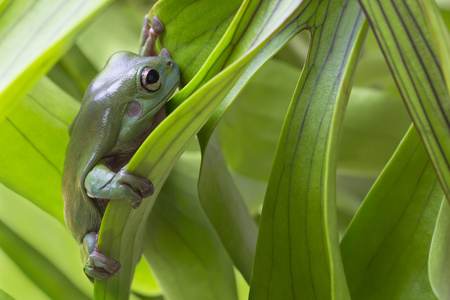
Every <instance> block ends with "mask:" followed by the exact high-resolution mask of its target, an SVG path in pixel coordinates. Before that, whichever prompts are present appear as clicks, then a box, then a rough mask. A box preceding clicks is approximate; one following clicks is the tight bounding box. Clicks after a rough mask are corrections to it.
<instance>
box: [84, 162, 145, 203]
mask: <svg viewBox="0 0 450 300" xmlns="http://www.w3.org/2000/svg"><path fill="white" fill-rule="evenodd" d="M84 186H85V188H86V192H87V195H88V196H89V197H91V198H97V199H108V200H125V201H127V202H129V203H131V205H132V206H133V208H138V207H139V206H140V205H141V202H142V198H146V197H148V196H150V195H152V194H153V184H152V183H151V182H150V181H149V180H147V179H146V178H143V177H140V176H137V175H134V174H133V173H131V172H129V171H127V170H125V168H122V169H121V170H120V171H119V172H117V173H116V172H113V171H111V170H110V169H109V168H108V166H106V164H105V163H104V161H101V162H100V163H98V164H97V165H96V166H95V167H94V168H93V169H92V170H91V171H90V172H89V173H88V175H87V176H86V179H85V181H84Z"/></svg>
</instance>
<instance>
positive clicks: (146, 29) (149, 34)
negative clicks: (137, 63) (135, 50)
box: [139, 15, 170, 58]
mask: <svg viewBox="0 0 450 300" xmlns="http://www.w3.org/2000/svg"><path fill="white" fill-rule="evenodd" d="M163 31H164V25H163V24H162V23H161V21H160V20H159V19H158V18H157V17H153V18H152V27H150V26H149V22H148V15H145V17H144V24H143V25H142V31H141V39H140V50H139V55H141V56H165V57H169V58H170V55H169V52H168V51H167V49H166V48H163V49H162V50H161V53H159V54H158V52H157V51H156V49H155V46H156V39H157V38H158V36H159V35H160V34H161V33H163Z"/></svg>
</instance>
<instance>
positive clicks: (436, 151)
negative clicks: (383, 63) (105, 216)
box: [359, 0, 450, 199]
mask: <svg viewBox="0 0 450 300" xmlns="http://www.w3.org/2000/svg"><path fill="white" fill-rule="evenodd" d="M359 3H360V4H361V7H362V8H363V9H364V12H365V14H366V16H367V18H368V21H369V23H370V25H371V27H372V30H373V31H374V33H375V36H376V37H377V40H378V43H379V45H380V48H381V49H382V51H383V54H384V56H385V58H386V60H387V62H388V64H389V66H390V69H391V72H392V74H393V76H394V78H395V81H396V83H397V86H398V89H399V90H400V93H401V94H402V97H403V100H404V101H405V104H406V106H407V107H408V111H409V113H410V114H411V118H412V120H413V122H414V124H415V127H416V129H417V131H418V133H419V135H420V137H421V138H422V141H423V143H424V145H425V148H426V150H427V152H428V154H429V156H430V160H431V162H432V164H433V165H434V168H435V169H436V173H437V175H438V179H439V181H440V183H441V185H442V188H443V190H444V192H445V194H446V195H447V198H448V199H450V96H449V90H448V87H447V85H446V82H445V75H444V72H443V68H442V63H443V62H442V61H440V59H441V58H440V56H439V53H438V50H437V46H436V45H435V39H434V38H433V36H432V33H431V32H432V31H435V29H433V26H434V25H436V23H441V22H439V21H437V22H433V23H429V22H428V21H427V18H426V13H428V14H429V13H432V11H431V10H429V11H424V10H423V9H422V6H421V5H418V2H417V1H413V0H406V1H370V0H359ZM433 5H436V4H435V3H434V1H429V5H428V7H429V8H430V7H432V6H433ZM432 17H433V18H440V17H441V16H440V15H439V14H436V13H434V14H433V16H432ZM443 30H445V29H442V31H443ZM442 31H441V32H442ZM444 38H447V39H448V33H447V35H446V36H445V37H444ZM442 43H443V44H448V42H447V43H446V42H442ZM441 50H443V49H441ZM446 63H448V62H446Z"/></svg>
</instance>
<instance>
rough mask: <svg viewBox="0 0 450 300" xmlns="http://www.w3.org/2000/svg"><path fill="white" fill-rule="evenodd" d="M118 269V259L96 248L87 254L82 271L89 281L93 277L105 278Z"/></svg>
mask: <svg viewBox="0 0 450 300" xmlns="http://www.w3.org/2000/svg"><path fill="white" fill-rule="evenodd" d="M119 270H120V263H119V262H118V261H116V260H114V259H112V258H111V257H108V256H106V255H104V254H103V253H101V252H100V251H98V250H97V249H96V250H94V251H93V252H92V253H91V254H90V255H89V258H88V261H87V262H86V265H85V266H84V272H85V273H86V276H87V277H88V278H89V279H90V280H91V281H93V280H94V279H97V280H105V279H107V278H109V277H111V276H113V275H115V274H116V273H117V272H119Z"/></svg>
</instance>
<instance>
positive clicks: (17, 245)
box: [0, 185, 92, 299]
mask: <svg viewBox="0 0 450 300" xmlns="http://www.w3.org/2000/svg"><path fill="white" fill-rule="evenodd" d="M0 248H1V249H2V250H3V251H4V252H5V253H6V254H7V255H8V256H9V257H10V258H11V259H12V260H13V261H14V262H15V264H16V265H17V266H18V267H19V268H20V269H21V270H22V271H23V272H24V273H25V274H26V276H28V277H29V278H30V280H31V281H33V282H34V283H35V284H36V285H37V286H38V287H39V288H40V289H41V290H42V291H43V292H44V293H46V294H47V295H48V296H49V297H50V298H52V299H89V297H88V296H87V295H89V293H90V289H91V288H92V287H91V286H90V283H89V282H88V281H86V278H85V276H84V274H83V272H80V271H81V269H82V265H81V261H80V260H79V248H78V245H76V243H73V241H72V236H71V235H70V233H69V232H68V231H67V230H66V228H64V227H63V226H62V225H61V224H60V223H59V222H58V221H56V220H55V219H53V218H51V217H50V216H49V215H48V214H46V213H44V212H43V211H41V210H39V208H37V207H35V206H34V205H33V204H31V203H30V202H29V201H27V200H26V199H23V198H21V197H20V196H18V195H16V194H14V193H13V192H11V191H9V190H7V189H6V188H5V187H4V186H2V185H0Z"/></svg>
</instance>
